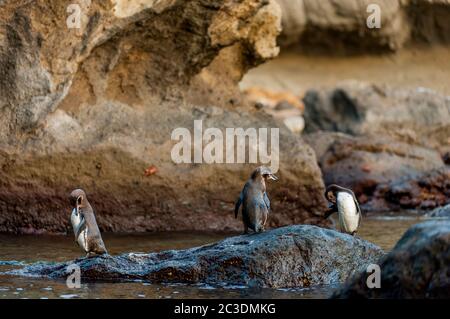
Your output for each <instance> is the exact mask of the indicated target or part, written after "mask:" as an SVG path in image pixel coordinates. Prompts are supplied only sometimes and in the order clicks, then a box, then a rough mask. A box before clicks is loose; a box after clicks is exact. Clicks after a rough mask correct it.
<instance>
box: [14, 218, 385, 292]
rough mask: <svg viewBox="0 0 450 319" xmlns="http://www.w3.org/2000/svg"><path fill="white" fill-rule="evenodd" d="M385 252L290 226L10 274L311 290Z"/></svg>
mask: <svg viewBox="0 0 450 319" xmlns="http://www.w3.org/2000/svg"><path fill="white" fill-rule="evenodd" d="M381 256H383V251H382V250H381V249H380V248H379V247H377V246H376V245H374V244H371V243H369V242H367V241H365V240H362V239H359V238H356V237H352V236H350V235H347V234H343V233H339V232H336V231H334V230H330V229H324V228H319V227H316V226H309V225H294V226H288V227H283V228H278V229H274V230H270V231H267V232H264V233H259V234H253V235H242V236H236V237H230V238H227V239H225V240H223V241H221V242H218V243H215V244H210V245H205V246H201V247H196V248H191V249H187V250H179V251H176V250H169V251H163V252H159V253H149V254H144V253H128V254H123V255H120V256H105V257H96V258H88V259H86V258H83V259H77V260H74V261H70V262H64V263H56V264H55V263H37V264H32V265H29V266H26V267H24V268H22V269H19V270H14V271H13V272H12V273H13V274H15V275H21V276H46V277H51V278H66V277H67V276H68V275H69V273H70V271H71V270H70V269H67V267H68V266H69V265H72V264H76V265H78V266H80V269H81V278H82V280H84V281H101V280H133V279H142V280H148V281H150V282H158V283H159V282H164V283H207V284H212V285H221V286H222V285H224V286H226V285H245V286H253V287H271V288H281V287H309V286H314V285H323V284H336V283H341V282H343V281H345V280H346V279H347V278H348V277H349V276H351V275H352V274H355V273H357V272H359V271H361V270H362V269H365V267H366V266H367V265H368V264H370V263H374V262H376V261H377V260H378V259H379V258H380V257H381Z"/></svg>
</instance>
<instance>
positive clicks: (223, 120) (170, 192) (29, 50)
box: [0, 0, 325, 233]
mask: <svg viewBox="0 0 450 319" xmlns="http://www.w3.org/2000/svg"><path fill="white" fill-rule="evenodd" d="M70 3H71V1H33V2H29V1H6V2H5V1H4V2H3V3H2V5H1V7H0V21H1V23H0V71H1V73H2V74H3V75H4V76H2V77H1V78H0V88H1V90H0V146H1V148H2V151H1V153H0V166H1V167H2V169H1V171H0V210H1V214H0V231H6V232H17V233H40V232H65V231H67V230H68V228H70V225H69V221H68V219H69V213H70V212H69V209H70V208H69V206H68V201H67V195H68V194H69V193H70V191H71V190H72V189H74V188H83V189H85V191H86V192H87V194H88V196H89V198H90V201H91V203H92V204H93V207H94V209H95V211H96V216H97V221H98V223H99V226H100V229H101V230H102V231H149V230H177V229H178V230H181V229H184V230H188V229H197V230H205V229H210V230H226V229H228V230H229V229H235V230H238V229H241V227H242V226H241V221H240V220H235V219H234V217H233V213H232V211H233V205H234V201H235V200H236V198H237V196H238V194H239V192H240V190H241V189H242V186H243V184H244V183H245V181H246V179H247V178H248V177H249V174H250V173H251V171H252V170H253V169H254V168H255V166H256V165H258V164H256V163H255V164H214V165H210V164H204V163H203V164H198V163H183V164H176V163H175V162H174V160H173V158H172V156H171V151H172V147H173V146H174V145H175V144H176V143H177V142H178V140H172V138H171V135H172V132H173V131H174V130H175V129H177V128H186V129H187V130H189V131H190V133H191V134H192V138H193V134H194V133H193V132H194V129H193V124H194V120H202V121H203V130H204V131H205V130H206V129H208V128H218V129H219V130H222V132H223V134H225V129H226V128H227V127H230V128H243V129H247V128H255V129H259V128H269V131H268V134H270V128H277V127H278V126H279V125H278V124H277V123H276V122H274V121H273V119H271V117H270V116H267V115H265V114H264V112H262V111H258V110H256V109H254V108H253V107H246V106H243V105H242V104H241V103H240V97H239V94H238V93H237V92H238V87H237V83H238V81H239V80H240V79H241V77H242V75H243V74H244V73H245V72H246V71H247V70H248V69H249V68H251V67H254V66H256V65H258V64H259V63H261V62H263V61H265V60H266V59H270V58H272V57H274V56H276V55H277V54H278V47H277V46H276V36H277V35H278V33H279V32H280V10H279V7H278V6H277V4H276V3H275V2H274V1H263V0H261V1H259V0H245V1H239V2H236V1H216V0H214V1H177V0H165V1H150V0H149V1H143V0H136V1H118V0H117V1H81V2H80V3H79V4H80V10H81V11H80V12H81V16H80V28H79V29H69V28H68V27H67V19H68V18H69V16H70V15H71V14H72V13H70V12H69V13H67V12H66V10H67V9H68V5H69V4H70ZM69 22H71V23H72V22H73V21H72V20H70V21H69ZM191 141H192V139H191ZM269 141H270V136H269ZM205 144H206V142H205V143H204V145H205ZM223 150H224V151H225V145H224V146H223ZM247 151H248V148H247ZM269 152H270V149H269ZM224 154H225V152H224ZM279 158H280V171H279V172H278V175H280V178H282V180H283V183H277V184H272V185H269V195H270V196H271V199H272V204H273V212H274V214H273V215H272V216H273V217H271V219H270V223H271V225H272V226H277V225H286V224H291V223H300V222H305V223H323V222H324V221H323V220H322V218H321V217H320V216H321V214H322V210H323V209H324V207H325V202H324V198H323V197H322V193H323V183H322V180H321V173H320V170H319V168H318V166H317V164H316V159H315V156H314V153H313V151H312V150H311V149H310V148H309V147H308V146H307V145H306V144H304V143H303V142H302V141H301V140H299V139H298V138H297V137H295V136H294V135H293V134H291V133H290V132H289V131H288V130H287V129H284V128H281V129H280V153H279ZM191 160H192V162H193V156H191ZM153 165H154V166H156V168H157V173H156V174H152V175H148V174H146V173H145V171H146V169H147V168H148V167H151V166H153Z"/></svg>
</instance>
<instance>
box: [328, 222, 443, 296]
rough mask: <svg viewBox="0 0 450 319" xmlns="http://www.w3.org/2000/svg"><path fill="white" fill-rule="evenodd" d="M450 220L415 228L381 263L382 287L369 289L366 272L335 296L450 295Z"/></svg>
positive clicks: (410, 230)
mask: <svg viewBox="0 0 450 319" xmlns="http://www.w3.org/2000/svg"><path fill="white" fill-rule="evenodd" d="M449 267H450V221H449V220H444V221H428V222H425V223H422V224H418V225H415V226H413V227H411V228H410V229H409V230H408V231H407V232H406V233H405V234H404V235H403V237H402V238H401V239H400V240H399V242H398V243H397V245H396V246H395V247H394V249H393V250H392V251H391V252H390V253H389V254H388V255H387V256H386V257H385V258H384V259H382V261H381V263H380V269H381V277H380V278H381V287H380V288H379V289H375V288H374V289H369V288H368V287H367V284H366V280H367V276H368V274H366V273H362V274H360V275H358V276H356V277H354V278H352V279H350V280H349V281H348V282H347V284H346V285H345V286H344V287H343V288H341V289H339V290H338V291H337V292H336V293H335V294H334V297H335V298H387V299H399V298H400V299H404V298H449V297H450V268H449Z"/></svg>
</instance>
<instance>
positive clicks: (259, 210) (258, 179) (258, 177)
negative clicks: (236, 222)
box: [234, 166, 278, 234]
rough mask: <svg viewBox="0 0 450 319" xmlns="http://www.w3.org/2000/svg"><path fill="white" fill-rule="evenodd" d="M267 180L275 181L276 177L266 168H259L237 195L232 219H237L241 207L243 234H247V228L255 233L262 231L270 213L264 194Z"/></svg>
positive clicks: (267, 200) (268, 201) (265, 194)
mask: <svg viewBox="0 0 450 319" xmlns="http://www.w3.org/2000/svg"><path fill="white" fill-rule="evenodd" d="M269 179H272V180H275V181H276V180H278V177H276V176H275V175H274V174H273V173H272V171H271V170H270V169H269V168H268V167H265V166H260V167H258V168H256V169H255V170H254V171H253V173H252V175H251V176H250V179H249V180H248V181H247V182H246V183H245V185H244V188H243V189H242V191H241V193H240V194H239V198H238V200H237V202H236V205H235V208H234V217H235V218H237V215H238V213H239V207H240V206H241V205H242V221H243V223H244V234H248V229H249V228H250V229H252V230H253V231H254V232H257V233H259V232H262V231H264V226H265V224H266V222H267V218H268V217H269V211H270V200H269V197H267V193H266V181H267V180H269Z"/></svg>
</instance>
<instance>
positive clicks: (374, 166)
mask: <svg viewBox="0 0 450 319" xmlns="http://www.w3.org/2000/svg"><path fill="white" fill-rule="evenodd" d="M305 141H306V142H307V143H308V144H310V146H312V147H313V148H314V150H315V151H316V155H317V157H318V161H319V165H320V167H321V169H322V173H323V179H324V181H325V184H327V185H329V184H333V183H334V184H339V185H342V186H344V187H349V188H351V189H353V191H354V192H355V194H356V195H357V196H358V198H359V199H360V200H361V203H365V202H367V201H369V200H371V199H373V197H374V195H375V192H376V190H377V188H378V187H379V186H380V185H381V186H383V187H384V186H385V184H386V185H390V184H391V183H396V182H397V181H403V180H405V179H414V178H416V177H417V176H422V175H424V174H426V173H428V172H430V171H433V170H437V169H441V168H442V167H443V166H444V164H443V162H442V160H441V157H440V155H439V152H437V151H435V150H432V149H428V148H425V147H420V146H417V145H414V146H413V145H410V144H408V143H405V142H400V141H397V140H395V139H392V138H390V137H383V136H357V137H355V136H350V135H346V134H343V133H333V132H323V131H322V132H316V133H312V134H308V135H307V136H306V137H305ZM436 183H439V182H438V181H436V182H433V181H430V184H431V185H435V186H437V185H436ZM381 186H380V189H382V187H381ZM392 187H393V186H392ZM392 187H389V186H388V187H387V188H384V190H385V192H386V191H389V190H391V188H392ZM439 189H442V188H439ZM436 190H438V189H436ZM377 196H378V197H380V198H383V199H385V197H384V195H381V193H380V194H377ZM402 196H403V195H402ZM417 198H419V197H417ZM362 199H364V200H362ZM390 199H392V200H394V201H395V195H394V198H391V197H386V200H390ZM398 200H400V198H399V199H398ZM425 204H426V203H423V205H425ZM377 205H378V206H380V205H379V204H377ZM433 205H434V206H433ZM375 206H376V205H374V207H372V208H374V209H375V208H377V207H375ZM429 206H431V207H435V204H434V202H430V203H429ZM381 208H382V207H378V209H381Z"/></svg>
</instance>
